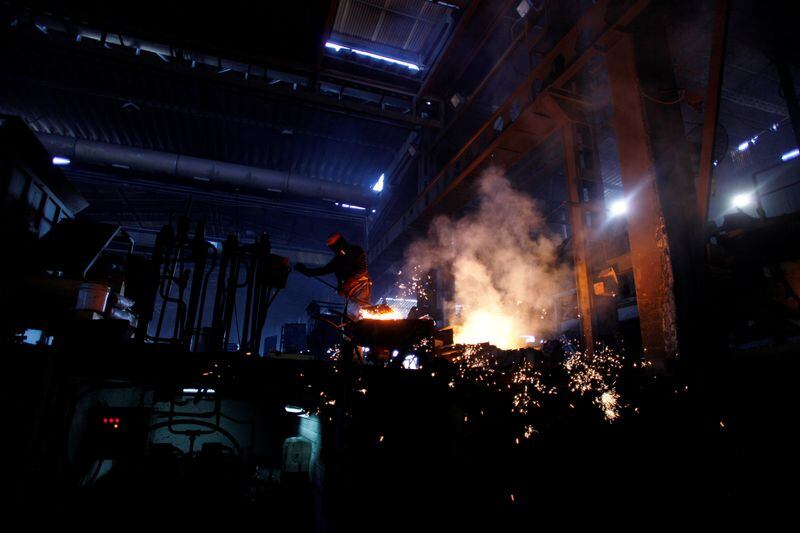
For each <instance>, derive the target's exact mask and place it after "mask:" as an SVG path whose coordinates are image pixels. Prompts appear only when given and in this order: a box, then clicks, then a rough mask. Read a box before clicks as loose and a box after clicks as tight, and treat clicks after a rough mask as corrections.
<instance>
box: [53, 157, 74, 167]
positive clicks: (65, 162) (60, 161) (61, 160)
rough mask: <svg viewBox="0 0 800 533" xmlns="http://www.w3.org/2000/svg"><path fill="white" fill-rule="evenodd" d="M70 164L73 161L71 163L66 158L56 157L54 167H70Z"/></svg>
mask: <svg viewBox="0 0 800 533" xmlns="http://www.w3.org/2000/svg"><path fill="white" fill-rule="evenodd" d="M70 163H72V161H70V160H69V159H67V158H66V157H58V156H56V157H54V158H53V164H54V165H59V166H64V165H69V164H70Z"/></svg>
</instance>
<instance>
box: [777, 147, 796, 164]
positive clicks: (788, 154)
mask: <svg viewBox="0 0 800 533" xmlns="http://www.w3.org/2000/svg"><path fill="white" fill-rule="evenodd" d="M799 155H800V148H795V149H794V150H789V151H788V152H786V153H785V154H783V155H782V156H781V161H789V160H791V159H794V158H795V157H797V156H799Z"/></svg>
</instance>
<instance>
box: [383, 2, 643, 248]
mask: <svg viewBox="0 0 800 533" xmlns="http://www.w3.org/2000/svg"><path fill="white" fill-rule="evenodd" d="M649 3H650V2H649V1H648V0H638V1H636V2H634V3H632V4H630V5H629V6H628V7H627V9H624V10H622V11H617V10H616V9H611V8H610V4H612V3H611V2H609V0H599V1H598V2H597V3H596V4H595V5H593V6H592V7H591V8H589V9H588V10H587V11H586V14H585V15H584V16H583V17H582V18H581V20H580V21H579V22H578V24H576V25H575V26H574V27H573V28H572V29H571V30H570V31H569V32H567V34H566V35H565V36H564V37H563V38H562V39H561V40H560V41H559V42H558V43H557V44H556V45H555V46H554V47H553V49H552V50H550V52H549V53H548V54H547V55H546V56H545V57H544V58H542V61H541V62H540V63H539V65H537V66H536V68H534V69H533V70H532V71H531V73H530V74H529V75H528V76H527V77H526V78H525V80H524V81H523V82H522V83H521V84H520V85H519V86H518V87H517V88H516V89H515V90H514V92H513V93H511V95H509V97H508V98H507V99H506V101H505V102H504V103H503V104H502V105H501V106H500V107H499V108H498V109H497V110H496V111H495V113H493V114H492V116H491V117H490V118H489V119H488V120H487V121H486V122H485V123H484V124H483V125H482V126H481V127H480V128H478V130H477V131H476V132H475V133H474V134H473V135H472V137H471V138H470V139H469V141H467V143H466V144H465V145H464V146H463V147H462V148H461V150H459V151H458V153H457V154H455V155H454V156H453V158H452V159H451V160H450V161H449V162H448V163H447V164H446V165H445V166H444V167H443V168H442V169H441V170H440V171H439V173H438V174H437V175H436V176H435V177H434V178H433V179H431V180H430V181H429V182H428V185H427V186H426V187H425V189H424V190H423V191H422V192H421V193H420V195H419V196H418V197H417V198H416V200H415V201H414V202H412V203H411V205H410V206H409V208H408V209H407V210H406V211H405V213H404V214H402V215H401V216H399V217H398V219H397V220H396V222H395V223H394V224H393V225H392V226H391V227H390V228H389V230H388V232H387V233H386V234H385V235H384V236H383V238H381V239H380V240H379V241H378V242H377V243H375V245H374V246H372V248H371V251H370V260H371V261H373V263H375V262H376V261H375V260H376V259H377V258H378V257H380V256H381V255H383V253H384V252H385V251H386V250H387V249H388V248H390V247H391V246H393V245H394V244H395V241H398V240H399V238H400V237H401V236H402V235H403V234H404V233H405V232H406V231H407V230H408V229H409V228H410V227H411V226H412V225H413V224H416V223H418V222H419V221H421V220H422V219H424V218H428V217H430V216H431V215H432V214H433V213H434V211H435V210H436V209H440V208H441V206H442V205H443V203H444V201H445V199H446V198H447V197H448V196H450V197H452V196H454V195H452V194H451V193H453V191H455V190H456V189H458V188H459V187H460V186H461V184H462V182H464V181H465V180H466V179H467V178H468V177H470V176H471V175H474V173H475V171H476V170H478V169H480V168H482V166H484V165H486V164H487V163H493V164H496V165H501V166H505V167H507V168H510V167H511V166H512V165H513V164H514V163H515V162H517V161H518V160H519V158H520V157H522V156H523V155H524V154H525V153H527V152H528V151H530V150H531V149H533V148H534V147H535V146H537V145H538V144H539V143H540V142H542V141H543V140H544V139H546V138H547V137H548V136H549V135H550V134H551V133H552V132H553V131H554V129H555V128H556V123H555V121H554V120H553V118H552V117H550V116H549V115H548V114H547V113H546V112H544V111H543V109H542V108H544V107H546V102H549V101H550V99H551V96H550V94H549V93H548V91H547V89H548V88H549V87H559V88H560V87H563V86H564V85H565V84H566V83H567V82H568V81H569V80H571V79H572V78H573V77H574V76H575V75H576V74H577V73H578V72H580V70H581V69H582V68H583V67H584V66H585V65H586V63H587V62H588V61H589V60H590V59H591V58H593V57H595V56H596V55H598V54H600V53H602V51H604V50H606V49H607V48H608V47H610V46H611V45H612V44H613V42H614V41H615V40H616V39H617V38H619V32H618V31H617V29H616V28H621V27H625V26H626V25H628V24H630V23H631V22H632V21H633V20H634V19H635V18H636V17H637V16H638V15H639V14H640V13H641V12H642V10H644V9H645V7H647V6H648V5H649ZM451 203H457V202H453V201H452V200H451Z"/></svg>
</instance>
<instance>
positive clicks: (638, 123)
mask: <svg viewBox="0 0 800 533" xmlns="http://www.w3.org/2000/svg"><path fill="white" fill-rule="evenodd" d="M607 62H608V73H609V81H610V86H611V100H612V105H613V109H614V118H613V124H614V129H615V131H616V135H617V148H618V150H619V159H620V170H621V175H622V185H623V188H624V190H625V195H626V197H628V198H629V207H628V214H627V217H628V234H629V239H630V248H631V261H632V263H633V275H634V279H635V283H636V302H637V305H638V308H639V320H640V327H641V332H642V342H643V345H644V350H645V358H646V359H647V360H648V361H650V362H651V363H653V364H654V365H655V366H656V367H657V368H663V367H664V365H665V363H666V361H667V360H668V359H671V358H673V357H674V356H675V355H677V353H678V336H677V326H676V306H675V297H674V293H673V289H674V280H673V272H672V263H671V260H670V259H671V258H670V246H669V243H668V241H667V235H666V222H665V218H664V212H663V209H662V205H661V199H660V197H659V192H658V187H657V183H656V169H655V161H654V157H653V152H652V147H651V143H650V138H649V137H650V136H649V131H648V127H647V121H646V118H645V108H644V104H643V102H642V96H641V86H640V82H639V77H638V73H637V69H636V56H635V53H634V46H633V39H632V38H631V37H630V36H629V35H625V36H623V37H622V38H621V39H620V40H619V41H618V42H617V43H616V44H615V46H614V47H613V48H612V49H611V50H609V52H608V55H607Z"/></svg>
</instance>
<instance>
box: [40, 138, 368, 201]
mask: <svg viewBox="0 0 800 533" xmlns="http://www.w3.org/2000/svg"><path fill="white" fill-rule="evenodd" d="M39 139H40V140H41V141H42V144H44V145H45V147H46V148H47V149H48V150H49V151H50V153H51V155H55V156H59V157H64V158H67V159H69V160H70V161H72V162H73V163H88V164H93V165H112V166H114V167H116V168H124V169H130V170H131V171H135V172H146V173H152V174H161V175H167V176H172V177H176V178H182V179H189V180H196V181H197V180H199V181H203V182H210V183H212V184H216V185H223V186H232V187H240V188H242V189H248V190H253V191H267V190H269V191H272V192H278V191H280V192H282V193H286V194H290V195H296V196H304V197H308V198H316V199H321V200H337V201H343V202H347V203H349V204H357V205H360V206H364V207H369V206H370V205H372V204H373V203H375V202H376V201H377V195H376V194H375V193H374V192H373V191H371V190H370V189H368V188H366V187H359V186H356V185H346V184H343V183H336V182H333V181H327V180H322V179H317V178H310V177H308V176H301V175H298V174H293V173H291V172H289V171H278V170H268V169H264V168H259V167H252V166H247V165H238V164H235V163H228V162H225V161H215V160H212V159H202V158H199V157H191V156H186V155H181V154H174V153H169V152H159V151H156V150H147V149H144V148H135V147H132V146H122V145H119V144H112V143H105V142H98V141H86V140H82V139H76V138H74V137H67V136H62V135H52V134H39Z"/></svg>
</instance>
